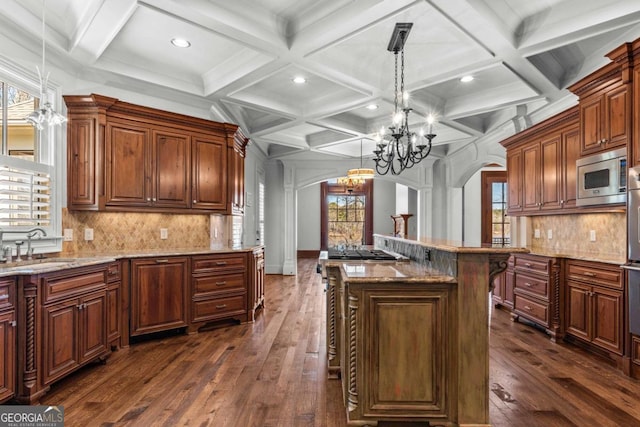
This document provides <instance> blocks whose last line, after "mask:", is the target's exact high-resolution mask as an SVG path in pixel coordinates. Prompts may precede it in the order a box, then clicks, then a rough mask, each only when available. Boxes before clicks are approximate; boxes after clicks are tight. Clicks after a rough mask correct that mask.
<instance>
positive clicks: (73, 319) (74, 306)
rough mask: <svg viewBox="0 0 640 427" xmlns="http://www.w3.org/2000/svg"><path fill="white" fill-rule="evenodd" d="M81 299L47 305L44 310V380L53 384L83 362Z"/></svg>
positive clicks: (45, 382)
mask: <svg viewBox="0 0 640 427" xmlns="http://www.w3.org/2000/svg"><path fill="white" fill-rule="evenodd" d="M79 304H80V303H79V301H78V300H77V299H74V300H67V301H64V302H61V303H59V304H53V305H50V306H45V307H44V308H43V313H42V332H43V334H44V338H43V343H42V357H43V361H44V372H43V383H44V384H50V383H52V382H53V381H55V380H56V379H58V378H60V377H62V376H64V375H65V374H67V373H69V372H71V371H73V370H74V369H75V368H76V367H78V366H79V365H80V362H79V359H78V336H79V332H78V306H79Z"/></svg>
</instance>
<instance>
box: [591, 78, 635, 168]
mask: <svg viewBox="0 0 640 427" xmlns="http://www.w3.org/2000/svg"><path fill="white" fill-rule="evenodd" d="M630 107H631V95H630V90H629V85H626V84H622V83H616V84H613V85H610V86H607V87H605V88H604V89H602V90H601V91H599V92H597V93H595V94H592V95H589V96H588V97H586V98H584V99H580V128H581V147H580V154H581V156H585V155H589V154H593V153H597V152H600V151H608V150H611V149H614V148H616V147H624V146H626V144H627V141H628V140H629V134H630V130H631V126H630V124H631V108H630Z"/></svg>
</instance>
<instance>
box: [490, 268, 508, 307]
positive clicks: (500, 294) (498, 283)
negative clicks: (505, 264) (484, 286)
mask: <svg viewBox="0 0 640 427" xmlns="http://www.w3.org/2000/svg"><path fill="white" fill-rule="evenodd" d="M505 282H506V272H504V271H503V272H502V273H500V274H498V275H497V276H496V277H494V279H493V292H492V296H493V302H494V304H502V302H503V301H504V285H505Z"/></svg>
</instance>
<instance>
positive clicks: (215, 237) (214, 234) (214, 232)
mask: <svg viewBox="0 0 640 427" xmlns="http://www.w3.org/2000/svg"><path fill="white" fill-rule="evenodd" d="M213 238H214V239H217V238H218V229H217V228H214V229H213Z"/></svg>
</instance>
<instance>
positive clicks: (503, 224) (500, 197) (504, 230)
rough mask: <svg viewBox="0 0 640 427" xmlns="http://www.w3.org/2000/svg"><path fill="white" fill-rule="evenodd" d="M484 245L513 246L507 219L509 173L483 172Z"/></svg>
mask: <svg viewBox="0 0 640 427" xmlns="http://www.w3.org/2000/svg"><path fill="white" fill-rule="evenodd" d="M481 180H482V219H481V221H482V243H484V244H491V245H493V246H509V245H511V223H510V222H509V221H508V219H507V193H508V192H507V173H506V172H505V171H485V172H482V179H481Z"/></svg>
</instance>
